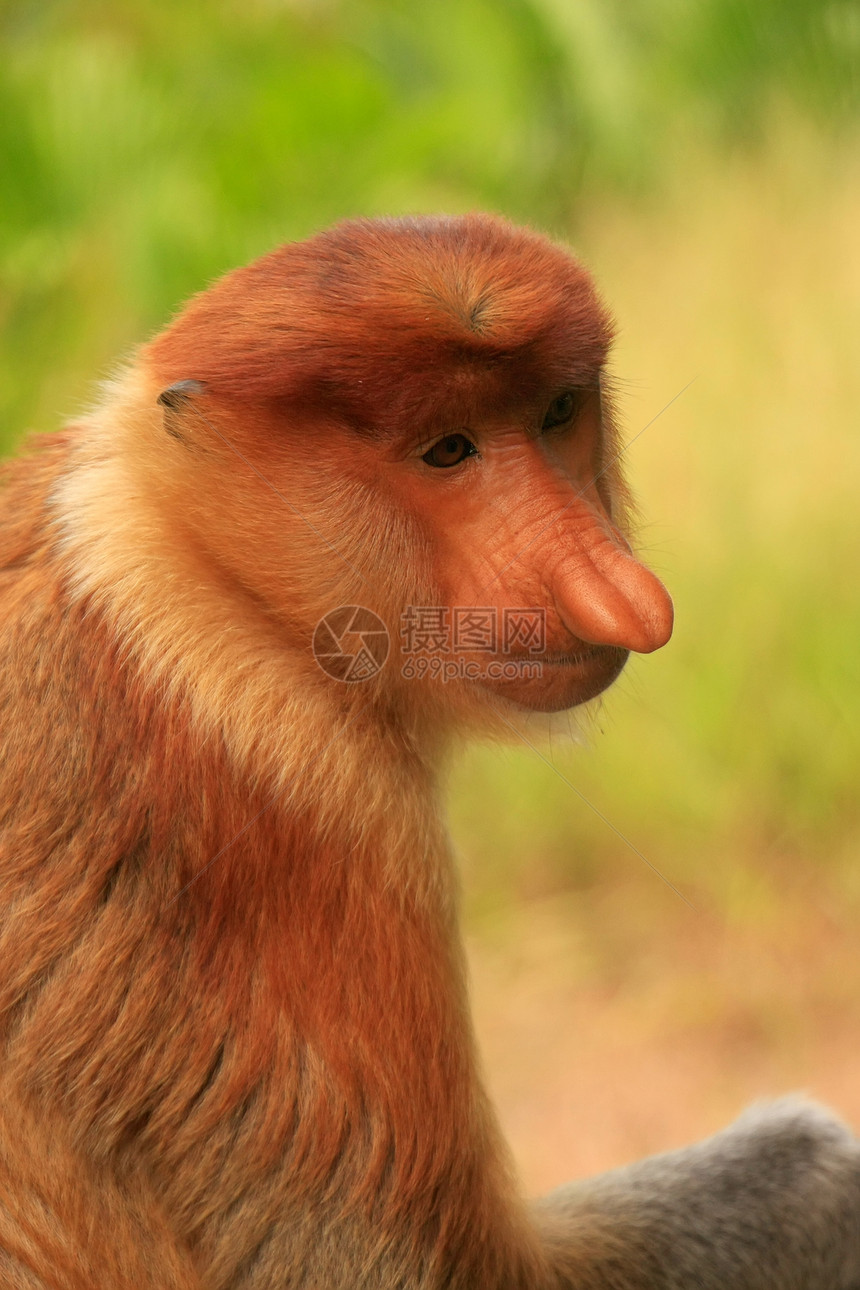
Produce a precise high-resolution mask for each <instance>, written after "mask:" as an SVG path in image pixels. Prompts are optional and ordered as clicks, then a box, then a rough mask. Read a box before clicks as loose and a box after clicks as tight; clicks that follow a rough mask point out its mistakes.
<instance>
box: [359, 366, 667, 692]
mask: <svg viewBox="0 0 860 1290" xmlns="http://www.w3.org/2000/svg"><path fill="white" fill-rule="evenodd" d="M488 403H489V404H490V407H492V403H498V400H497V399H495V400H492V401H490V400H488ZM472 408H473V409H474V410H472V413H471V415H470V416H469V417H468V420H459V421H458V422H454V423H452V424H451V426H450V429H449V430H448V431H447V433H446V432H443V433H439V432H438V431H437V432H435V433H433V434H431V435H429V436H428V435H427V433H426V432H425V433H422V434H419V435H418V436H417V437H416V435H415V434H411V435H410V434H407V435H405V436H403V437H402V438H400V439H399V440H398V441H397V442H396V443H395V444H394V445H392V446H390V447H389V448H387V450H386V451H385V453H384V459H383V462H382V463H380V462H379V461H378V460H377V461H375V462H372V461H371V460H370V459H365V460H364V465H365V466H366V468H367V470H368V472H370V471H373V473H374V474H375V477H376V479H377V480H379V478H380V475H382V476H383V477H384V479H385V483H386V485H387V488H388V489H389V490H390V492H391V494H392V497H393V501H394V504H395V505H399V506H400V507H402V508H404V509H405V510H406V511H407V512H408V513H409V514H410V515H411V516H413V517H416V518H417V520H418V522H419V524H420V527H421V529H422V531H423V533H424V535H425V541H426V542H427V544H428V545H429V547H430V549H431V565H432V569H433V575H434V580H435V582H436V584H437V586H438V588H439V592H440V600H439V603H440V604H441V605H443V606H445V607H447V608H448V609H449V610H454V609H455V608H456V609H461V610H462V609H465V608H469V607H474V608H476V609H480V610H492V611H495V612H494V621H495V624H496V626H497V639H496V641H495V649H494V650H488V649H487V647H486V644H485V643H482V648H481V649H479V650H470V649H468V648H464V647H463V643H462V642H460V643H459V644H458V645H457V647H456V648H455V649H452V651H451V653H453V654H455V655H456V657H457V659H458V660H462V662H463V663H464V664H466V665H471V668H472V673H471V674H467V675H472V676H474V680H473V681H472V684H475V685H477V686H479V687H481V688H484V689H487V690H489V691H491V692H493V693H495V694H497V695H499V696H500V697H503V698H505V699H506V700H508V701H509V702H511V703H514V704H516V705H517V706H519V707H523V708H527V709H532V710H535V711H543V712H554V711H560V710H563V709H566V708H570V707H573V706H575V705H577V704H580V703H584V702H586V701H587V700H589V699H592V698H594V697H595V696H596V695H598V694H599V693H600V692H601V691H602V690H604V689H605V688H606V687H607V686H608V685H610V684H611V683H612V681H614V680H615V678H616V677H617V676H618V674H619V673H620V672H621V670H622V668H623V667H624V664H625V662H626V660H627V657H628V653H629V652H630V651H631V650H634V651H636V652H639V653H650V652H651V651H653V650H656V649H659V648H660V647H661V646H662V645H664V644H665V643H666V642H667V641H668V639H669V637H670V636H671V632H672V617H673V615H672V602H671V600H670V599H669V596H668V594H667V592H666V590H665V588H664V587H663V585H662V584H661V583H660V581H659V580H658V579H657V578H656V577H655V576H654V574H652V573H651V572H650V571H649V570H648V569H646V568H645V567H644V566H643V565H641V564H640V563H639V562H638V561H637V560H636V559H635V558H634V557H633V555H632V553H631V551H630V547H629V545H628V543H627V541H626V539H625V538H624V536H623V534H622V533H621V531H620V530H619V528H618V527H616V525H615V524H614V523H613V522H612V520H611V518H610V510H611V506H612V498H611V491H612V490H611V470H610V467H611V464H612V463H611V461H610V462H607V461H606V460H605V459H604V443H603V427H602V424H601V398H600V390H599V385H598V384H597V383H596V381H595V385H594V387H593V388H591V389H582V388H575V389H561V390H555V389H550V390H546V391H542V392H538V394H537V396H536V397H535V396H534V395H532V396H531V397H530V398H529V399H528V400H527V401H525V402H521V401H515V400H510V401H509V403H508V406H503V407H496V408H495V409H493V410H488V409H487V408H485V409H484V410H483V413H482V411H481V410H480V409H479V408H477V407H475V404H474V401H472ZM365 453H366V448H365V446H364V445H358V446H357V447H356V454H357V457H358V459H359V461H362V459H363V458H364V457H365ZM448 463H452V464H448ZM355 464H358V463H355ZM368 477H369V475H368ZM511 610H524V611H527V612H530V611H538V616H539V617H540V618H542V620H543V624H544V628H545V639H544V642H543V647H542V648H539V649H537V650H536V649H535V642H534V640H531V641H523V640H516V639H514V640H513V641H511V642H509V643H506V642H505V641H504V640H503V639H502V636H503V628H502V624H503V621H504V617H503V616H504V614H505V611H511ZM530 617H531V619H532V620H534V618H535V614H534V613H530ZM493 664H495V668H494V667H493V666H492V665H493ZM512 664H513V665H514V666H511V665H512ZM535 664H537V665H538V666H537V667H535V666H534V665H535ZM523 665H526V666H523ZM494 673H495V674H494Z"/></svg>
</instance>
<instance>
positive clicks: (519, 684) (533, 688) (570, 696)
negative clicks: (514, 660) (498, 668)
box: [478, 647, 630, 712]
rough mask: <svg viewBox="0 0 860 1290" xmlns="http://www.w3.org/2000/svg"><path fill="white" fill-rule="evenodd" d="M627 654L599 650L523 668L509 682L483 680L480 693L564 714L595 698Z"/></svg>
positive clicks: (619, 669)
mask: <svg viewBox="0 0 860 1290" xmlns="http://www.w3.org/2000/svg"><path fill="white" fill-rule="evenodd" d="M629 657H630V651H629V650H625V649H618V648H615V647H612V648H607V649H601V650H599V651H598V652H596V653H595V654H594V655H593V656H592V657H590V658H588V659H586V660H583V661H581V662H557V661H546V660H544V661H542V662H541V661H540V659H539V658H538V659H537V660H535V662H540V667H539V668H535V669H534V672H533V673H531V674H530V673H529V672H528V671H526V670H525V669H523V671H522V673H521V674H520V675H518V676H516V677H513V678H512V679H501V680H490V679H483V680H481V681H480V682H479V683H478V684H479V687H480V688H481V689H483V690H488V691H490V692H492V693H493V694H497V695H498V696H499V697H500V698H504V699H506V700H507V701H508V702H509V703H515V704H516V705H517V706H518V707H521V708H528V709H529V710H530V711H532V712H564V711H566V709H568V708H576V707H578V706H579V705H580V704H582V703H588V701H589V700H590V699H595V698H597V696H598V694H602V693H603V691H604V690H605V689H607V688H608V687H609V686H610V685H611V684H612V682H613V681H614V680H616V678H617V677H618V676H619V675H620V674H621V672H622V671H623V669H624V665H625V663H626V662H627V659H628V658H629Z"/></svg>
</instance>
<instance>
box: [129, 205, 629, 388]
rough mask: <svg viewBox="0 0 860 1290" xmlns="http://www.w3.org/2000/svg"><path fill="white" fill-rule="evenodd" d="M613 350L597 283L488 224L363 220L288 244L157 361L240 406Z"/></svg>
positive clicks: (570, 363) (162, 373)
mask: <svg viewBox="0 0 860 1290" xmlns="http://www.w3.org/2000/svg"><path fill="white" fill-rule="evenodd" d="M611 336H612V327H611V322H610V319H609V316H608V314H607V312H606V310H605V308H604V307H603V305H602V304H601V302H600V300H599V297H598V295H597V292H596V290H595V287H594V284H593V282H592V279H591V277H590V275H589V274H588V272H587V270H586V269H585V268H584V267H583V265H582V264H580V263H579V261H578V260H576V259H575V258H574V257H573V256H571V255H570V254H569V253H567V252H566V251H564V250H563V249H562V248H561V247H558V246H556V245H555V244H553V243H552V242H550V241H548V240H547V239H546V238H544V237H541V236H540V235H538V234H536V233H534V232H531V231H530V230H526V229H521V228H516V227H515V226H513V225H511V224H508V223H506V222H505V221H503V220H500V219H497V218H495V217H491V216H486V215H471V216H461V217H455V218H422V219H407V220H362V221H350V222H347V223H344V224H340V225H337V226H336V227H335V228H333V229H331V230H329V231H328V232H326V233H322V234H319V235H318V236H316V237H314V238H311V239H309V240H308V241H306V242H298V243H291V244H288V245H286V246H283V247H281V248H280V249H278V250H277V251H274V252H272V253H270V254H269V255H266V256H263V257H262V258H261V259H259V260H257V261H255V262H254V263H253V264H251V265H249V266H247V267H246V268H244V269H238V270H236V271H234V272H233V273H231V274H228V275H227V276H226V277H225V278H223V279H222V280H221V281H220V282H218V283H216V284H215V285H214V286H213V287H211V288H210V289H209V290H208V291H206V292H204V293H203V294H201V295H199V296H197V297H196V298H195V299H193V300H192V301H191V303H190V304H189V305H188V306H187V308H186V309H185V310H184V311H183V313H181V314H180V315H179V317H178V318H177V319H176V321H175V322H174V323H173V324H172V325H171V326H170V327H168V328H167V330H166V331H165V332H163V333H162V334H161V336H159V337H157V338H156V339H155V341H153V342H152V343H151V344H150V346H149V347H148V348H147V351H146V357H147V359H148V361H149V362H150V364H151V365H152V366H153V367H154V369H155V371H156V372H157V373H158V375H159V377H160V378H161V379H163V380H164V381H165V383H170V382H173V381H177V380H189V379H195V380H201V381H205V382H206V384H207V385H208V386H209V387H210V389H211V391H212V393H213V394H216V395H217V394H218V393H220V394H222V395H223V396H225V397H229V398H246V399H249V400H257V399H261V398H278V397H289V396H290V394H291V393H294V392H297V391H298V390H299V389H300V388H304V387H305V386H307V384H308V383H309V382H313V381H316V382H317V383H319V382H321V381H322V382H325V381H329V382H342V381H348V382H351V383H353V384H355V383H363V382H367V383H369V384H372V385H375V384H376V383H377V382H378V381H381V382H383V384H386V383H387V388H389V389H390V387H391V382H397V381H401V380H404V379H407V378H414V377H415V376H416V375H418V376H421V375H425V376H427V377H428V378H429V377H431V376H432V375H433V374H434V373H437V372H438V371H439V369H440V367H445V368H448V369H452V370H453V369H455V368H456V369H463V368H464V367H471V368H480V369H486V370H490V369H491V368H492V367H493V366H496V367H498V366H499V365H500V364H502V365H504V364H506V363H507V364H511V363H516V362H517V361H519V362H520V364H526V365H527V366H531V367H534V365H535V363H536V362H537V363H538V364H539V363H540V361H541V360H542V361H543V363H544V364H545V365H548V366H550V367H560V368H564V370H565V372H566V373H568V375H567V376H566V379H568V380H575V379H576V373H577V372H581V373H583V374H585V373H588V372H593V371H595V370H598V369H599V368H600V366H601V365H602V363H603V362H604V360H605V357H606V352H607V350H608V347H609V344H610V341H611Z"/></svg>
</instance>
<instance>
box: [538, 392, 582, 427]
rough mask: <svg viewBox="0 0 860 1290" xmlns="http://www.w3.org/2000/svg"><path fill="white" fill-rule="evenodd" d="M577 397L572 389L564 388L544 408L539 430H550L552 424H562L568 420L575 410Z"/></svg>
mask: <svg viewBox="0 0 860 1290" xmlns="http://www.w3.org/2000/svg"><path fill="white" fill-rule="evenodd" d="M577 402H578V400H577V397H576V395H575V394H574V392H573V391H572V390H565V392H564V394H560V395H559V396H558V398H557V399H553V401H552V403H551V404H550V405H549V407H548V408H547V410H546V416H545V417H544V419H543V421H542V423H541V430H552V428H553V426H563V425H564V424H565V422H567V421H569V420H570V418H571V417H572V416H573V414H574V412H575V411H576V407H577Z"/></svg>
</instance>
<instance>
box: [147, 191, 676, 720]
mask: <svg viewBox="0 0 860 1290" xmlns="http://www.w3.org/2000/svg"><path fill="white" fill-rule="evenodd" d="M611 335H612V328H611V324H610V320H609V318H608V316H607V314H606V311H605V310H604V308H603V306H602V304H601V302H600V300H599V299H598V296H597V294H596V292H595V289H594V286H593V284H592V281H591V279H590V277H589V275H588V273H587V272H586V271H585V269H584V268H583V267H582V266H581V265H580V264H579V263H578V262H577V261H576V260H574V259H573V258H571V256H570V255H569V254H567V253H566V252H565V251H563V250H562V249H560V248H559V247H557V246H555V245H553V244H551V243H550V242H548V241H546V240H545V239H544V238H542V237H540V236H538V235H536V234H534V233H532V232H529V231H525V230H522V229H518V228H514V227H512V226H510V225H509V224H507V223H505V222H503V221H501V220H499V219H495V218H490V217H487V216H466V217H463V218H452V219H443V218H439V219H435V218H434V219H405V220H382V221H357V222H348V223H344V224H341V225H338V226H337V227H335V228H334V229H333V230H331V231H330V232H327V233H323V234H321V235H319V236H317V237H314V238H312V239H310V240H309V241H306V242H303V243H296V244H292V245H287V246H285V247H282V248H281V249H280V250H278V251H275V252H273V253H272V254H270V255H266V256H264V257H263V258H262V259H260V260H258V261H256V262H255V263H254V264H252V265H250V266H249V267H248V268H245V269H240V270H238V271H237V272H235V273H232V274H230V275H228V276H227V277H226V278H224V279H223V280H222V281H220V282H219V283H217V284H216V285H215V286H214V287H212V288H211V289H210V290H209V291H207V292H205V293H203V294H202V295H200V296H198V297H197V298H196V299H194V300H193V301H192V302H191V303H190V305H189V306H188V307H187V309H186V310H185V311H184V312H183V313H182V314H181V315H180V316H179V318H178V319H177V320H176V321H175V322H174V323H173V324H172V325H171V326H170V327H169V328H168V329H167V330H166V331H165V332H164V333H162V335H161V336H159V337H158V338H156V340H155V341H154V342H152V343H151V344H150V345H149V346H148V347H147V349H146V350H145V351H144V362H145V364H146V367H147V370H148V372H149V374H150V375H151V377H152V380H153V383H154V385H153V388H155V389H160V390H161V391H162V394H161V402H162V405H163V407H164V418H165V419H164V425H165V428H166V429H167V430H168V431H170V432H171V434H170V437H164V438H163V439H162V447H163V450H164V451H165V452H169V453H170V454H171V466H170V469H169V471H168V472H167V473H168V476H169V479H170V481H171V483H170V484H169V485H168V486H167V490H166V491H167V492H168V493H171V490H173V489H175V493H174V495H175V497H176V499H177V503H178V504H181V507H182V512H183V516H184V521H183V522H184V523H185V524H186V525H187V526H188V527H189V529H190V531H191V533H192V535H193V537H194V540H195V541H196V542H197V543H198V544H199V545H200V546H201V548H203V549H205V551H206V552H207V554H208V555H209V556H210V557H211V558H212V560H213V561H215V562H216V563H217V565H218V567H219V569H220V570H221V572H222V576H223V577H224V578H225V579H229V580H230V583H231V585H233V586H238V587H241V589H242V590H243V592H244V593H246V594H247V596H248V599H249V603H251V602H253V604H254V605H255V606H256V607H257V608H259V609H261V610H262V611H263V612H264V613H266V614H267V615H268V616H269V618H270V619H273V620H275V621H276V622H277V623H278V624H280V625H281V626H282V629H283V632H284V640H285V644H289V645H290V647H293V646H295V645H297V644H298V645H300V646H301V648H303V649H306V650H307V651H310V645H311V639H312V635H313V631H314V628H315V627H316V625H317V623H318V621H319V619H320V618H321V617H323V615H325V614H326V613H327V612H329V611H331V610H335V609H337V608H338V607H339V606H342V605H350V604H359V605H363V606H366V607H367V608H368V609H370V610H372V611H373V612H374V613H376V614H377V615H378V616H379V617H380V618H382V620H383V622H384V623H385V624H386V626H387V629H388V631H389V634H390V637H391V642H392V647H393V648H392V654H391V656H390V657H389V659H388V662H387V664H386V667H385V669H383V673H381V674H380V677H379V678H377V680H376V682H375V683H374V684H376V685H377V686H382V687H383V690H384V688H385V686H386V685H389V686H390V685H394V686H396V687H397V688H400V689H401V690H402V689H403V688H404V687H406V688H408V687H409V686H410V685H412V686H413V687H419V688H420V689H421V690H422V691H423V692H424V694H425V696H426V687H427V686H428V685H432V686H434V687H435V694H436V698H437V699H438V700H439V701H441V702H442V703H443V706H444V704H445V701H446V700H447V701H449V702H455V703H458V704H462V702H463V699H464V698H467V701H469V702H474V700H475V698H478V697H480V696H483V701H484V702H485V703H487V704H489V705H490V706H493V704H494V703H496V702H498V700H499V699H502V700H506V701H509V702H510V703H512V704H514V705H516V706H518V707H523V708H528V709H535V710H541V711H556V710H559V709H564V708H569V707H572V706H574V705H576V704H579V703H582V702H584V701H586V700H588V699H591V698H593V697H594V696H595V695H597V694H598V693H599V692H600V691H602V690H603V689H604V688H605V687H606V686H607V685H609V684H610V683H611V682H612V681H613V680H614V679H615V677H616V676H617V675H618V673H619V672H620V671H621V668H622V667H623V665H624V662H625V660H626V658H627V655H628V652H629V651H630V650H636V651H639V652H642V653H648V652H650V651H651V650H655V649H657V648H659V647H660V646H661V645H663V644H665V642H666V641H667V640H668V639H669V636H670V634H671V630H672V605H671V601H670V599H669V597H668V595H667V593H666V591H665V590H664V588H663V586H662V585H661V583H660V582H659V581H658V580H657V578H656V577H655V576H654V575H653V574H652V573H650V572H649V571H648V570H647V569H646V568H644V567H643V565H641V564H640V563H639V562H638V561H637V560H636V559H635V557H634V556H633V555H632V553H631V550H630V546H629V544H628V541H627V538H626V537H625V525H626V501H627V495H626V492H625V489H624V485H623V483H622V480H621V475H620V470H619V464H618V455H619V446H618V443H617V440H616V436H615V431H614V427H613V423H612V417H611V409H610V407H609V401H608V398H607V391H606V380H605V377H604V364H605V361H606V357H607V351H608V348H609V345H610V341H611ZM353 626H359V624H353ZM386 678H387V680H386ZM333 683H334V682H333ZM455 696H456V697H455Z"/></svg>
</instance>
